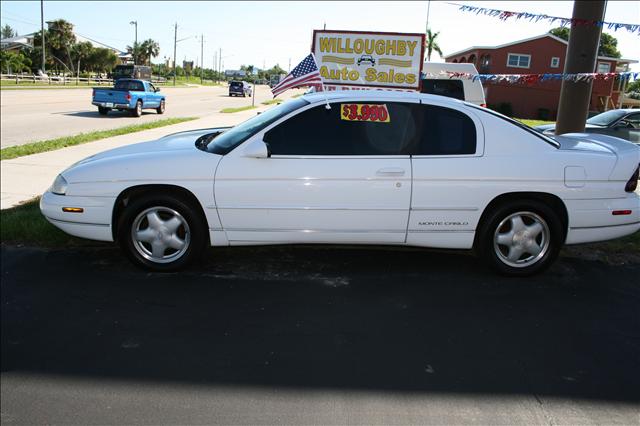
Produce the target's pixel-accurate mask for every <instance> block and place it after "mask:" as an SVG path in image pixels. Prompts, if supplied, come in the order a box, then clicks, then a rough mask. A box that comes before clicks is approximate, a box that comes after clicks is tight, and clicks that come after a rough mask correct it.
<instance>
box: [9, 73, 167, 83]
mask: <svg viewBox="0 0 640 426" xmlns="http://www.w3.org/2000/svg"><path fill="white" fill-rule="evenodd" d="M0 81H2V82H3V84H6V83H5V82H11V83H15V84H16V85H20V84H24V85H33V84H39V85H48V86H54V85H55V86H80V85H83V86H96V85H97V86H101V85H107V86H112V85H113V80H112V79H110V78H100V77H69V76H64V75H60V76H58V75H53V76H46V77H45V76H39V75H31V74H0ZM151 82H152V83H154V84H164V83H166V82H167V80H166V79H165V78H162V77H155V78H154V77H152V78H151Z"/></svg>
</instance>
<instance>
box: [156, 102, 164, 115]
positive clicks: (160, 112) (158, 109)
mask: <svg viewBox="0 0 640 426" xmlns="http://www.w3.org/2000/svg"><path fill="white" fill-rule="evenodd" d="M164 108H165V105H164V99H163V100H161V101H160V106H158V108H156V112H157V113H158V114H164Z"/></svg>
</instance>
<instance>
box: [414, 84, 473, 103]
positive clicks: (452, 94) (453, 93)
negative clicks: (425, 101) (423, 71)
mask: <svg viewBox="0 0 640 426" xmlns="http://www.w3.org/2000/svg"><path fill="white" fill-rule="evenodd" d="M422 93H430V94H432V95H440V96H447V97H449V98H454V99H460V100H461V101H464V86H463V84H462V80H444V79H443V80H438V79H424V80H422Z"/></svg>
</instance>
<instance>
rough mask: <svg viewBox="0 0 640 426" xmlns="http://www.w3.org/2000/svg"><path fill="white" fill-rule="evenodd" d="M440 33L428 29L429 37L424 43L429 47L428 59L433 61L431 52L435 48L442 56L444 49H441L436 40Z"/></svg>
mask: <svg viewBox="0 0 640 426" xmlns="http://www.w3.org/2000/svg"><path fill="white" fill-rule="evenodd" d="M438 34H440V31H438V32H437V33H435V34H434V33H432V32H431V30H429V29H427V38H426V40H425V43H424V44H425V45H424V47H426V49H427V61H431V52H433V51H434V50H435V51H436V52H438V54H439V55H440V56H442V50H440V46H438V43H437V42H436V38H438Z"/></svg>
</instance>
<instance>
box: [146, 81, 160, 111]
mask: <svg viewBox="0 0 640 426" xmlns="http://www.w3.org/2000/svg"><path fill="white" fill-rule="evenodd" d="M146 84H147V85H148V86H147V90H146V93H145V97H146V101H145V104H146V105H147V106H148V107H153V108H156V107H158V106H160V95H159V94H157V93H156V88H155V86H154V85H153V84H151V83H146Z"/></svg>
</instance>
